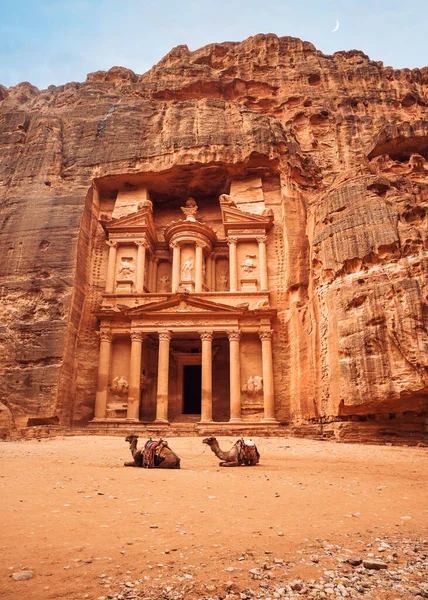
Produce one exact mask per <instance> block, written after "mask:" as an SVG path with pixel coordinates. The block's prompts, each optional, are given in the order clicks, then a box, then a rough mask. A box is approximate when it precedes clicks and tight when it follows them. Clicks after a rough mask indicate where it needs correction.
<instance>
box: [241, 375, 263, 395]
mask: <svg viewBox="0 0 428 600" xmlns="http://www.w3.org/2000/svg"><path fill="white" fill-rule="evenodd" d="M242 393H243V394H247V396H257V395H259V394H261V393H263V377H260V375H254V377H249V378H248V381H247V383H246V384H245V385H244V387H243V388H242Z"/></svg>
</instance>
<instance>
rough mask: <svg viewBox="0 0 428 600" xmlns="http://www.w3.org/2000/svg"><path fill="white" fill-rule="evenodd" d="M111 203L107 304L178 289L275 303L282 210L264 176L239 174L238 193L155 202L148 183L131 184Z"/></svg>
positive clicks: (104, 214)
mask: <svg viewBox="0 0 428 600" xmlns="http://www.w3.org/2000/svg"><path fill="white" fill-rule="evenodd" d="M249 189H250V190H251V191H250V192H248V190H249ZM242 190H244V193H243V194H242ZM107 208H108V209H109V210H102V211H101V213H100V219H99V220H100V223H101V225H102V227H103V229H104V232H105V237H106V243H107V246H108V261H107V269H106V277H105V290H104V294H103V301H102V307H101V309H102V310H105V311H108V310H109V309H112V308H113V309H114V308H115V306H117V304H118V303H119V304H121V305H126V306H129V307H132V306H135V304H145V303H147V302H154V301H159V300H160V297H159V296H163V297H165V295H169V294H175V293H190V294H202V295H204V296H205V297H206V299H207V300H210V296H212V298H211V299H212V300H215V301H221V302H222V303H226V304H231V305H237V304H240V303H242V301H243V299H244V300H246V301H247V303H248V307H249V308H250V309H255V308H260V307H262V306H267V305H268V304H269V279H268V277H269V276H268V265H267V262H268V259H267V241H268V239H269V238H268V233H269V231H270V230H271V229H272V227H273V224H274V214H273V211H272V209H271V208H269V207H266V205H265V201H264V196H263V190H262V182H261V180H260V179H259V178H252V179H251V180H247V181H244V182H243V181H236V182H234V181H232V183H231V186H230V195H229V194H221V195H220V196H219V197H216V198H211V199H209V200H206V199H203V200H202V201H200V200H198V199H195V198H192V197H189V198H187V200H185V201H184V202H183V201H181V202H179V201H177V202H175V203H171V202H170V203H162V202H160V203H158V202H156V203H155V204H154V203H153V202H152V200H151V198H150V193H149V190H148V189H147V188H146V187H144V186H141V187H137V186H129V185H128V186H125V187H124V189H122V190H120V191H119V192H118V193H117V196H116V198H115V199H114V202H112V203H111V204H110V206H108V205H107ZM178 209H179V210H180V212H178ZM243 296H244V297H245V298H243Z"/></svg>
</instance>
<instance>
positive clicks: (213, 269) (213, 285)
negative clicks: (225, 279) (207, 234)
mask: <svg viewBox="0 0 428 600" xmlns="http://www.w3.org/2000/svg"><path fill="white" fill-rule="evenodd" d="M216 270H217V262H216V257H215V255H214V254H213V256H212V260H211V290H212V291H213V292H215V291H216V277H217V272H216Z"/></svg>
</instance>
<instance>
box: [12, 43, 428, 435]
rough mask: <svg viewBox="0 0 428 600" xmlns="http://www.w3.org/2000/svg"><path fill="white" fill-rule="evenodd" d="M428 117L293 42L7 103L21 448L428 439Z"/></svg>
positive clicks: (103, 77)
mask: <svg viewBox="0 0 428 600" xmlns="http://www.w3.org/2000/svg"><path fill="white" fill-rule="evenodd" d="M427 106H428V69H427V68H424V69H413V70H408V69H402V70H394V69H392V68H391V67H385V66H384V65H383V64H382V63H379V62H374V61H371V60H370V59H369V58H368V57H367V56H366V55H364V54H363V53H362V52H359V51H351V52H338V53H336V54H334V55H333V56H326V55H324V54H322V53H321V52H319V51H318V50H316V49H315V48H314V47H313V46H312V45H311V44H309V43H307V42H302V41H300V40H297V39H294V38H289V37H284V38H278V37H276V36H275V35H258V36H255V37H252V38H249V39H248V40H245V41H243V42H241V43H229V42H228V43H224V44H212V45H209V46H206V47H204V48H201V49H199V50H196V51H195V52H190V51H189V50H188V49H187V48H186V47H185V46H179V47H177V48H175V49H173V50H172V51H171V52H170V53H169V54H168V55H167V56H166V57H165V58H164V59H162V60H161V61H160V62H159V64H158V65H155V66H154V67H153V68H152V69H151V70H150V71H149V72H147V73H145V74H144V75H136V74H135V73H133V72H131V71H129V70H127V69H124V68H120V67H114V68H112V69H110V71H108V72H103V71H99V72H96V73H91V74H90V75H88V78H87V81H86V82H85V83H70V84H67V85H65V86H59V87H54V86H51V87H49V88H48V89H47V90H42V91H39V90H37V88H35V87H34V86H32V85H31V84H29V83H22V84H19V85H18V86H15V87H13V88H8V89H6V88H3V87H2V86H0V144H1V146H2V160H1V163H0V203H1V204H0V249H1V255H2V260H1V262H0V277H1V288H0V293H1V303H0V315H1V320H0V321H1V322H0V355H1V370H2V372H1V379H0V382H1V383H0V428H1V429H2V430H3V431H8V430H10V429H13V428H20V427H24V426H25V425H26V424H27V422H28V419H33V420H34V419H37V422H40V421H43V419H46V421H47V422H49V420H52V418H53V417H55V418H58V419H59V421H60V423H61V424H62V425H66V426H70V425H74V426H85V427H86V426H88V425H89V424H90V425H89V426H91V427H101V426H109V423H110V424H112V426H119V425H120V424H121V423H127V422H128V423H132V424H135V423H137V422H138V423H140V424H142V425H141V427H144V426H149V425H151V424H158V425H159V424H164V425H165V424H168V423H170V424H171V426H173V425H174V424H180V423H182V424H186V423H187V422H189V421H190V422H196V423H202V425H203V424H207V423H208V424H210V423H218V424H221V425H219V428H220V429H221V427H223V426H224V427H231V426H233V423H237V424H240V423H244V424H248V426H249V427H250V426H251V425H252V424H256V425H257V426H259V427H260V428H263V427H265V428H266V429H269V428H270V430H271V431H272V430H273V428H277V429H278V428H280V427H285V426H287V425H288V427H290V428H293V427H294V428H295V430H297V428H299V431H301V432H302V433H305V432H308V433H314V432H315V433H318V434H326V432H327V433H328V432H330V433H331V432H333V433H335V434H336V435H337V436H338V437H339V438H341V439H342V438H346V437H347V439H369V438H370V439H371V438H372V437H373V436H374V435H377V436H378V439H387V438H388V436H389V437H392V438H394V439H397V438H399V437H402V438H406V437H407V439H415V440H416V439H421V437H422V436H423V435H424V433H425V432H426V421H427V416H426V415H427V399H428V334H427V329H428V327H427V325H428V301H427V297H428V296H427V294H428V286H427V277H428V275H427V273H428V261H427V256H428V255H427V252H428V217H427V215H428V175H427V173H428V163H427V159H428V115H427ZM255 378H261V382H259V379H257V382H258V383H261V387H262V391H261V392H260V391H258V392H257V393H255V392H254V389H253V388H254V380H255ZM119 382H120V383H119ZM195 382H196V384H195ZM192 386H193V387H192ZM259 387H260V386H259ZM192 390H193V391H192ZM230 424H232V425H230ZM202 425H201V426H202ZM165 426H166V425H165ZM205 426H206V425H205ZM364 436H365V437H364Z"/></svg>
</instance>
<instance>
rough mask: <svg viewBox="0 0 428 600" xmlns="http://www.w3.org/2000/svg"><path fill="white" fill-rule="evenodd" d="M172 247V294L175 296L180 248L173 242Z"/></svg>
mask: <svg viewBox="0 0 428 600" xmlns="http://www.w3.org/2000/svg"><path fill="white" fill-rule="evenodd" d="M171 246H172V293H173V294H175V293H176V292H177V290H178V286H179V285H180V275H181V248H180V246H179V245H178V243H177V242H173V243H172V244H171Z"/></svg>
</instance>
